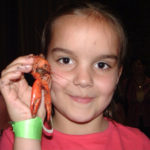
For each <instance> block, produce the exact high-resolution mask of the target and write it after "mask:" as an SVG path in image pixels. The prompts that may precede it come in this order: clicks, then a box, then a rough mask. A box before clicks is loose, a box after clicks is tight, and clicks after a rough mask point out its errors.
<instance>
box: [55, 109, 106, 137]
mask: <svg viewBox="0 0 150 150" xmlns="http://www.w3.org/2000/svg"><path fill="white" fill-rule="evenodd" d="M53 127H54V129H56V130H58V131H60V132H62V133H66V134H72V135H83V134H91V133H96V132H102V131H104V130H105V129H107V127H108V121H107V120H105V119H104V117H103V116H102V115H101V116H98V117H96V118H95V119H93V120H92V121H89V122H85V123H78V122H73V121H71V120H69V119H67V118H65V117H64V116H62V115H61V114H59V113H58V112H56V113H55V115H54V117H53Z"/></svg>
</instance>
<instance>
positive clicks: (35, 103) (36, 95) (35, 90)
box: [30, 79, 42, 117]
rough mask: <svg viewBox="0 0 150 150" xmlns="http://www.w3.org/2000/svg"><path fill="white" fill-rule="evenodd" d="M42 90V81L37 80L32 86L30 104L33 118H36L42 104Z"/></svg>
mask: <svg viewBox="0 0 150 150" xmlns="http://www.w3.org/2000/svg"><path fill="white" fill-rule="evenodd" d="M41 90H42V88H41V81H40V80H38V79H37V80H35V82H34V83H33V86H32V94H31V103H30V110H31V114H32V116H33V117H35V116H36V113H37V111H38V108H39V105H40V102H41V96H42V93H41V92H42V91H41Z"/></svg>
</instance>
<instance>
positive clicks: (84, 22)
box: [48, 15, 121, 123]
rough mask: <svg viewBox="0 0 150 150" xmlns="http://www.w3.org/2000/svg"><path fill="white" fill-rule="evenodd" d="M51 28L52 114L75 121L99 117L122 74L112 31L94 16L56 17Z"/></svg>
mask: <svg viewBox="0 0 150 150" xmlns="http://www.w3.org/2000/svg"><path fill="white" fill-rule="evenodd" d="M52 31H53V32H52V40H51V43H50V45H49V48H48V52H49V53H48V61H49V63H50V64H51V69H52V85H51V97H52V103H53V104H54V106H55V115H56V116H57V117H60V118H63V119H67V120H69V121H72V122H76V123H85V122H90V121H92V120H95V119H96V118H99V117H98V116H102V115H103V111H104V110H105V108H106V107H107V106H108V105H109V103H110V101H111V98H112V96H113V93H114V90H115V87H116V84H117V82H118V79H119V77H120V74H121V69H120V68H118V55H119V50H118V42H117V38H116V36H115V35H116V34H115V32H113V31H112V30H111V28H110V27H109V26H108V25H107V24H106V23H103V22H99V21H98V20H97V19H93V18H91V17H85V16H76V15H66V16H62V17H60V18H58V19H57V20H56V21H55V22H54V24H53V28H52ZM54 117H55V116H54Z"/></svg>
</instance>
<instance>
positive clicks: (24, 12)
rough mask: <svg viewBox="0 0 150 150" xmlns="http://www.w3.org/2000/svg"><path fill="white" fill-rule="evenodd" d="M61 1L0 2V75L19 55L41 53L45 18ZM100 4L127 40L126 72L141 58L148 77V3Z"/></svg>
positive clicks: (110, 1)
mask: <svg viewBox="0 0 150 150" xmlns="http://www.w3.org/2000/svg"><path fill="white" fill-rule="evenodd" d="M64 1H67V0H1V1H0V18H1V19H0V20H1V21H0V22H1V23H0V71H1V70H2V69H3V68H4V67H5V66H6V65H8V64H9V63H10V62H11V61H12V60H13V59H15V58H16V57H18V56H20V55H25V54H29V53H35V50H36V53H39V52H40V38H41V33H42V28H43V26H44V23H45V21H46V20H47V17H48V14H49V13H50V12H51V11H53V10H54V9H55V8H56V7H57V6H58V5H61V4H62V3H63V2H64ZM93 1H94V0H93ZM95 1H96V0H95ZM97 1H98V0H97ZM99 1H100V2H101V3H103V4H107V5H108V6H109V7H111V8H112V9H113V10H114V11H115V13H116V14H117V15H118V16H119V17H120V18H121V20H122V22H123V24H124V28H125V30H126V32H127V36H128V57H127V58H128V59H127V63H126V66H125V68H128V69H130V62H131V61H132V60H133V59H135V58H140V59H142V60H143V61H144V64H145V65H146V72H147V74H148V75H150V65H149V64H150V12H149V9H150V2H149V1H146V0H99ZM128 69H127V71H128Z"/></svg>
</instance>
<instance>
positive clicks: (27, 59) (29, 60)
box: [6, 54, 33, 69]
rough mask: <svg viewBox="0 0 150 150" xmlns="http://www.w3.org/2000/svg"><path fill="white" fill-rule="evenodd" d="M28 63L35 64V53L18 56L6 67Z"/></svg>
mask: <svg viewBox="0 0 150 150" xmlns="http://www.w3.org/2000/svg"><path fill="white" fill-rule="evenodd" d="M18 63H19V64H26V65H28V64H29V65H32V64H33V54H30V55H26V56H21V57H18V58H17V59H15V60H14V61H13V62H12V63H10V64H9V65H8V66H7V67H6V69H9V68H10V67H12V66H13V65H15V64H18Z"/></svg>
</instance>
